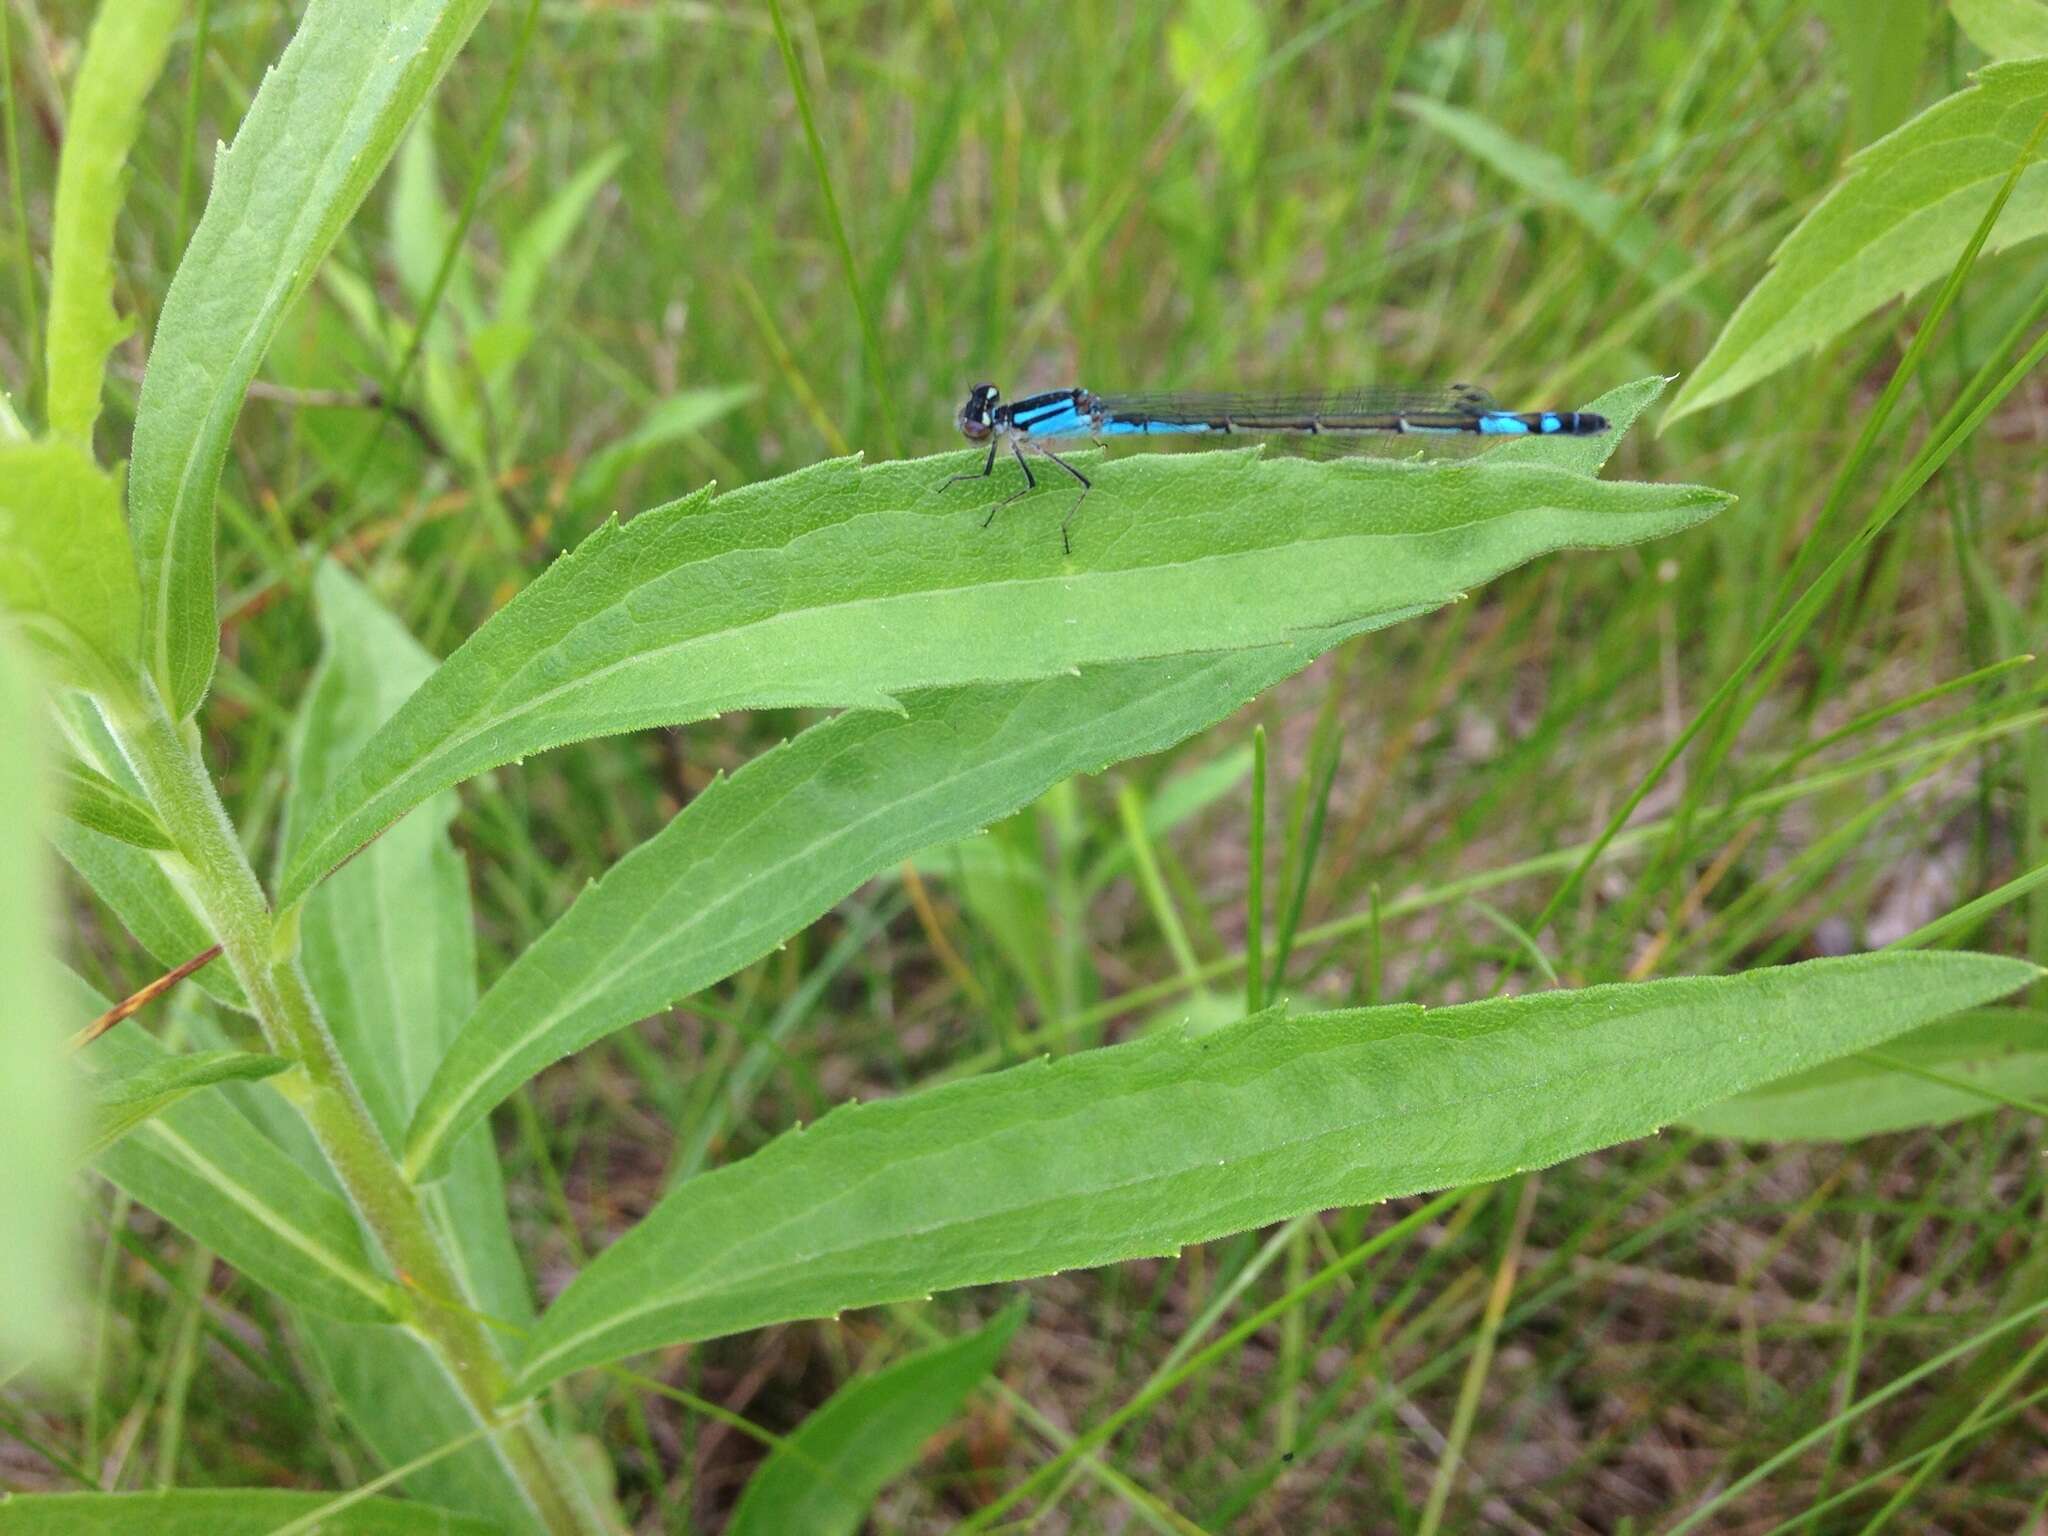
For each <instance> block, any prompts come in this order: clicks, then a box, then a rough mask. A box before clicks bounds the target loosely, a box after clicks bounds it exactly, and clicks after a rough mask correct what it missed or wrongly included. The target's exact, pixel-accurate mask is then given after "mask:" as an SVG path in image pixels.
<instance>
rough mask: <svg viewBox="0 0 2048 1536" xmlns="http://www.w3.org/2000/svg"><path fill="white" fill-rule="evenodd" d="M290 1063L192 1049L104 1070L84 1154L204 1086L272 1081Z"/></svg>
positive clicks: (96, 1085) (95, 1089)
mask: <svg viewBox="0 0 2048 1536" xmlns="http://www.w3.org/2000/svg"><path fill="white" fill-rule="evenodd" d="M290 1065H291V1063H290V1062H288V1061H286V1060H285V1059H284V1058H283V1057H282V1056H265V1055H260V1054H258V1053H256V1052H253V1051H192V1052H189V1053H187V1054H185V1055H182V1056H165V1057H163V1058H161V1059H160V1060H155V1061H151V1060H148V1059H146V1058H138V1059H137V1060H135V1061H133V1062H131V1063H129V1066H130V1067H131V1069H132V1070H127V1071H121V1070H110V1071H105V1072H101V1073H100V1074H99V1075H98V1076H96V1077H94V1078H93V1079H92V1114H91V1130H90V1135H89V1136H88V1138H87V1144H86V1149H85V1155H86V1157H87V1158H94V1157H98V1156H99V1155H100V1153H102V1152H104V1151H106V1149H107V1148H108V1147H111V1146H112V1145H113V1144H114V1143H115V1142H117V1141H119V1140H120V1139H121V1138H122V1137H123V1136H126V1135H127V1134H128V1133H129V1132H130V1131H132V1130H134V1129H135V1128H136V1127H137V1126H138V1125H140V1124H142V1122H143V1121H145V1120H147V1119H149V1117H150V1116H152V1115H158V1114H162V1113H163V1112H164V1111H165V1110H167V1109H169V1108H170V1107H171V1106H172V1105H173V1104H175V1103H177V1102H178V1101H179V1100H180V1099H182V1098H185V1097H186V1096H187V1095H190V1094H194V1093H197V1092H198V1091H199V1090H200V1089H202V1088H210V1087H212V1086H213V1085H214V1084H215V1083H229V1082H243V1081H253V1080H255V1079H257V1078H262V1077H273V1076H275V1075H276V1074H277V1073H279V1072H282V1071H284V1070H285V1069H286V1068H287V1067H289V1066H290Z"/></svg>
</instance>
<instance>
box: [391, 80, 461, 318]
mask: <svg viewBox="0 0 2048 1536" xmlns="http://www.w3.org/2000/svg"><path fill="white" fill-rule="evenodd" d="M387 223H388V227H389V228H390V231H391V260H392V265H393V266H395V267H396V268H397V269H398V283H399V286H400V287H401V288H402V289H404V290H405V296H406V298H408V299H410V300H411V301H412V304H413V307H414V309H415V311H417V312H418V315H419V321H420V323H422V324H424V323H426V320H427V316H426V313H425V307H426V302H427V299H428V298H429V297H430V296H431V295H432V294H433V291H434V279H435V278H436V277H437V276H439V275H440V271H441V262H442V260H443V259H444V258H445V257H446V255H447V253H448V242H449V241H450V240H452V239H454V238H455V210H454V209H452V208H450V207H449V206H448V200H447V199H446V198H445V197H443V196H442V195H441V162H440V156H439V155H437V154H436V153H435V149H434V118H433V114H432V113H422V114H421V115H420V119H419V121H418V122H417V123H415V124H413V128H412V132H410V133H408V134H407V135H406V136H405V141H404V142H403V143H402V144H401V145H400V146H399V150H398V162H397V164H396V165H395V166H394V167H393V168H392V173H391V214H390V218H389V219H388V221H387ZM465 256H466V253H465V252H462V251H457V252H456V255H455V265H454V266H453V267H452V268H451V269H450V270H449V273H448V286H447V289H446V291H445V292H444V293H443V294H442V296H441V297H442V301H443V302H444V303H445V304H447V306H448V307H449V308H450V309H452V310H453V311H454V312H455V314H456V315H457V316H459V317H460V318H461V319H462V321H463V322H464V324H465V325H467V324H468V323H469V322H471V321H474V320H475V319H476V318H477V310H476V301H475V299H474V297H473V296H472V294H471V292H470V283H469V267H468V263H467V261H466V260H465ZM435 318H436V319H437V320H439V321H440V322H441V325H442V329H441V332H440V334H441V336H442V337H443V338H445V337H446V336H447V335H448V331H447V329H446V317H445V316H436V317H435Z"/></svg>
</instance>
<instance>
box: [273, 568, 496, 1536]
mask: <svg viewBox="0 0 2048 1536" xmlns="http://www.w3.org/2000/svg"><path fill="white" fill-rule="evenodd" d="M313 590H314V595H315V598H316V599H317V602H318V608H319V617H320V629H321V634H322V636H323V639H324V647H323V650H322V654H321V660H320V665H319V668H318V669H317V671H316V672H315V674H314V677H313V680H312V683H311V684H310V686H309V687H308V688H307V691H306V697H305V701H304V703H303V704H302V705H301V707H300V712H299V719H298V722H297V728H296V729H295V731H294V732H293V739H292V798H291V800H290V802H289V804H288V805H287V808H286V815H285V832H284V837H285V841H286V843H287V844H289V842H290V839H291V837H292V836H293V835H294V829H295V828H296V826H297V825H298V823H299V820H300V818H301V817H302V816H303V814H304V812H305V811H306V810H307V809H308V808H310V806H311V805H312V803H313V802H314V801H315V800H316V799H317V798H318V797H319V795H320V794H321V793H322V791H323V788H324V786H325V785H326V783H327V781H328V779H329V778H330V777H331V775H332V774H333V772H334V770H335V769H337V768H339V767H340V766H341V765H343V764H344V763H346V762H347V761H348V759H349V758H350V757H351V756H352V755H353V754H354V753H355V751H356V750H357V748H359V747H360V746H361V745H362V743H363V742H364V740H366V739H367V738H368V737H369V735H370V734H371V733H372V732H373V731H375V730H376V728H377V727H378V726H379V725H380V724H382V723H383V721H384V719H385V717H386V716H387V715H389V714H390V712H391V711H392V710H393V709H394V708H396V707H397V705H398V704H399V703H400V702H401V701H402V700H403V699H404V698H405V696H406V695H407V694H408V693H410V692H411V691H412V690H413V688H414V687H416V686H417V685H418V684H419V682H420V680H421V679H422V678H424V677H425V676H426V675H427V674H428V673H430V672H431V671H432V670H433V668H434V660H433V658H432V657H431V656H430V655H428V654H427V652H426V651H425V650H423V649H422V648H421V647H420V645H419V643H418V642H417V641H416V640H414V639H413V637H412V636H411V635H410V634H408V633H407V632H406V630H405V627H404V626H403V625H402V624H400V623H399V622H398V620H397V619H395V618H394V617H392V615H391V614H390V613H389V612H388V611H386V610H385V609H384V608H383V607H382V606H381V605H380V604H379V603H378V602H377V601H376V599H375V598H374V597H372V596H371V595H370V593H369V592H368V591H367V590H365V589H364V587H363V586H362V585H361V584H360V583H359V582H357V581H356V580H355V579H354V578H353V577H351V576H350V575H348V574H347V573H346V572H345V571H343V570H342V569H341V567H339V566H337V565H333V564H331V563H329V564H323V565H321V566H320V568H319V569H318V570H317V571H316V572H315V575H314V580H313ZM455 809H456V805H455V796H454V795H453V794H452V793H444V794H441V795H438V796H436V797H435V798H434V799H433V800H431V801H429V802H428V803H427V805H426V806H425V807H424V812H425V813H424V814H422V815H418V816H414V817H412V818H410V819H408V820H407V821H406V822H405V823H404V824H403V825H401V826H398V827H394V828H393V829H392V830H391V832H390V834H389V835H388V836H385V837H382V838H379V839H378V840H377V842H375V843H374V844H372V845H371V846H370V847H369V848H366V849H365V850H363V853H362V856H361V857H360V858H357V859H354V860H351V861H350V863H349V864H348V865H347V867H346V868H344V869H341V870H338V871H337V872H336V873H335V875H334V876H333V878H331V879H330V880H328V881H327V882H325V883H324V884H323V885H322V886H321V887H320V888H319V889H318V890H317V891H315V892H314V893H313V894H312V896H311V897H310V898H308V900H307V902H306V905H305V908H304V910H303V912H302V914H301V919H300V945H301V953H302V955H303V957H304V961H305V966H306V973H307V977H308V979H309V980H310V981H311V982H312V985H313V990H314V992H315V993H316V995H317V996H318V997H319V999H320V1005H321V1009H322V1011H323V1013H324V1014H325V1016H326V1019H327V1023H328V1027H329V1029H330V1030H331V1031H332V1032H333V1035H334V1038H335V1042H336V1044H337V1045H338V1046H339V1048H340V1050H341V1053H342V1056H343V1058H344V1060H345V1061H346V1062H347V1064H348V1068H349V1073H350V1076H351V1077H352V1078H353V1079H354V1081H355V1083H356V1084H357V1086H358V1088H359V1089H360V1090H361V1092H362V1095H363V1098H364V1100H365V1101H366V1103H367V1104H368V1106H369V1109H370V1113H371V1116H372V1118H373V1119H375V1120H376V1122H377V1124H378V1126H379V1127H380V1128H381V1129H382V1130H383V1132H384V1134H385V1136H386V1138H387V1139H388V1140H389V1141H390V1142H391V1143H392V1145H394V1146H396V1145H397V1143H398V1139H399V1136H400V1134H401V1133H402V1132H403V1130H404V1127H405V1123H406V1120H407V1118H408V1117H409V1116H410V1115H411V1113H412V1109H413V1106H414V1104H415V1103H417V1102H418V1099H419V1096H420V1093H421V1091H422V1090H423V1089H424V1088H425V1086H426V1082H427V1079H428V1077H429V1076H430V1075H431V1074H432V1072H433V1071H434V1068H435V1066H436V1065H437V1064H438V1063H439V1061H440V1058H441V1053H442V1051H443V1050H444V1049H445V1047H446V1045H447V1042H448V1041H449V1040H450V1039H451V1038H453V1036H454V1033H455V1031H456V1029H457V1027H458V1026H459V1025H460V1024H461V1022H462V1020H463V1019H464V1018H465V1017H466V1016H467V1015H468V1013H469V1011H470V1008H471V1007H472V1006H473V1005H474V1003H475V1001H476V956H475V953H474V951H475V919H474V916H473V914H472V912H471V910H470V901H469V886H468V881H467V876H466V872H465V871H464V869H463V865H462V860H461V858H460V857H459V856H458V855H457V854H456V852H455V850H454V848H453V847H452V846H451V845H450V843H449V841H448V823H449V821H450V820H451V819H452V818H453V816H454V813H455ZM453 1163H454V1166H453V1170H452V1172H451V1174H450V1176H449V1177H448V1178H446V1179H443V1180H441V1181H440V1182H439V1183H437V1184H435V1185H434V1186H433V1187H432V1188H431V1189H430V1190H428V1191H427V1192H426V1204H427V1207H428V1211H429V1214H430V1217H431V1219H432V1220H433V1222H434V1224H435V1226H436V1227H437V1228H438V1229H439V1231H440V1232H441V1234H442V1236H443V1238H444V1240H445V1242H446V1244H447V1247H448V1251H449V1254H450V1257H451V1258H452V1259H453V1261H454V1264H455V1266H456V1269H457V1272H458V1274H459V1276H460V1278H461V1282H462V1289H463V1299H464V1300H465V1301H466V1302H467V1303H468V1304H469V1305H470V1306H472V1307H475V1308H476V1309H477V1310H479V1311H481V1312H483V1313H484V1314H486V1315H487V1316H490V1317H493V1318H496V1319H498V1320H500V1321H501V1322H505V1323H510V1324H513V1325H519V1324H522V1323H524V1322H525V1321H526V1320H527V1319H528V1318H530V1317H531V1316H532V1313H533V1303H532V1300H531V1298H530V1297H529V1296H528V1294H527V1290H526V1276H525V1271H524V1268H523V1267H522V1265H521V1263H520V1259H519V1255H518V1252H517V1250H516V1249H515V1248H514V1246H513V1243H512V1233H511V1228H510V1225H509V1223H508V1220H507V1217H506V1211H505V1194H504V1187H503V1184H502V1182H501V1177H500V1173H499V1168H498V1158H497V1153H496V1149H495V1148H494V1147H493V1146H492V1145H491V1142H490V1138H489V1136H488V1134H487V1133H486V1132H483V1131H481V1130H480V1131H479V1132H478V1134H476V1135H473V1136H469V1137H467V1138H465V1139H464V1140H463V1141H462V1143H461V1144H460V1145H459V1146H458V1147H457V1148H456V1152H455V1157H454V1159H453ZM300 1322H301V1327H302V1330H303V1331H304V1332H305V1334H306V1336H307V1338H308V1339H309V1340H310V1342H311V1343H312V1345H313V1348H314V1352H315V1354H316V1355H317V1356H318V1358H319V1360H320V1363H321V1365H322V1367H323V1368H324V1369H325V1371H326V1374H327V1378H328V1382H329V1384H330V1386H331V1387H332V1389H333V1393H334V1397H335V1399H336V1401H337V1403H338V1404H339V1405H340V1407H341V1409H342V1411H343V1413H344V1414H346V1416H347V1418H348V1420H349V1422H350V1424H351V1425H352V1426H353V1427H354V1429H355V1430H356V1432H357V1433H358V1434H359V1435H360V1436H361V1437H362V1438H363V1440H364V1441H365V1443H367V1444H368V1445H369V1446H370V1447H371V1449H372V1450H374V1451H375V1452H376V1454H377V1456H378V1458H379V1459H380V1460H382V1461H383V1462H384V1463H385V1464H386V1465H387V1466H394V1467H396V1466H403V1465H405V1464H407V1463H409V1462H412V1461H414V1460H416V1459H417V1458H419V1457H421V1456H423V1455H425V1454H426V1453H427V1452H429V1451H431V1450H433V1449H434V1448H435V1447H436V1446H440V1445H445V1444H447V1443H448V1442H449V1441H452V1440H457V1439H460V1438H462V1437H463V1436H465V1435H468V1434H470V1433H471V1432H473V1431H474V1430H476V1429H477V1428H479V1427H480V1421H479V1420H478V1418H477V1417H476V1414H475V1411H474V1409H473V1408H472V1407H471V1405H470V1404H469V1402H468V1401H467V1399H465V1398H464V1397H463V1395H462V1394H461V1393H460V1392H458V1391H457V1390H456V1389H455V1388H454V1387H453V1385H452V1384H451V1383H450V1382H449V1380H448V1377H447V1373H446V1372H445V1370H443V1369H442V1367H441V1366H440V1364H439V1363H438V1362H437V1361H436V1360H435V1358H434V1357H433V1355H432V1354H431V1353H430V1352H428V1351H427V1350H426V1348H425V1347H424V1346H422V1345H421V1344H420V1342H419V1341H418V1340H417V1339H416V1338H415V1337H414V1336H413V1335H412V1334H410V1333H408V1332H406V1331H404V1330H402V1329H396V1328H383V1327H376V1326H365V1325H358V1324H349V1323H341V1322H335V1321H331V1320H329V1319H325V1318H320V1317H314V1316H305V1317H302V1318H301V1320H300ZM405 1487H406V1489H407V1491H408V1492H410V1493H412V1494H414V1495H416V1496H417V1497H420V1498H423V1499H430V1500H432V1501H433V1502H434V1503H436V1504H440V1505H442V1506H444V1507H447V1508H452V1509H463V1510H469V1511H472V1512H476V1513H484V1512H488V1513H489V1514H490V1515H491V1516H492V1518H493V1519H495V1520H497V1521H498V1522H500V1524H501V1526H502V1528H504V1529H505V1530H508V1531H510V1530H529V1529H534V1528H535V1527H534V1519H533V1515H532V1512H531V1510H530V1509H529V1508H528V1506H527V1505H526V1503H525V1501H524V1499H523V1498H522V1497H521V1495H520V1493H519V1489H518V1485H517V1483H516V1481H515V1480H514V1479H512V1478H511V1477H509V1476H508V1475H507V1472H506V1468H505V1466H504V1464H503V1463H502V1462H501V1461H500V1460H499V1459H498V1458H497V1456H496V1455H495V1454H494V1453H493V1451H492V1448H491V1446H490V1445H489V1444H487V1443H482V1442H479V1443H477V1444H474V1445H471V1446H469V1447H467V1448H465V1449H464V1450H461V1451H458V1452H456V1453H454V1454H453V1455H449V1456H444V1457H441V1458H439V1459H437V1460H435V1461H433V1462H431V1463H429V1464H428V1465H427V1466H425V1467H422V1468H420V1469H418V1470H417V1471H415V1472H413V1473H411V1474H410V1475H408V1476H407V1478H406V1480H405Z"/></svg>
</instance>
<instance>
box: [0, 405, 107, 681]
mask: <svg viewBox="0 0 2048 1536" xmlns="http://www.w3.org/2000/svg"><path fill="white" fill-rule="evenodd" d="M140 604H141V598H140V594H139V593H138V592H137V590H136V583H135V562H134V557H133V554H132V552H131V550H130V548H129V544H128V528H127V525H126V524H125V523H123V522H122V520H121V487H120V483H119V482H118V481H117V480H116V479H115V478H114V477H113V476H111V475H109V474H107V473H106V472H105V471H104V470H102V469H101V468H100V467H99V466H98V465H97V464H95V463H94V462H93V460H92V455H91V453H90V452H88V451H87V450H86V449H85V448H83V447H81V446H80V445H78V444H77V443H72V442H57V441H46V442H35V443H4V444H0V607H5V608H6V609H7V610H8V611H9V612H11V613H12V614H13V616H14V620H15V622H16V623H17V624H19V625H20V626H21V629H22V631H23V633H24V634H26V635H27V637H28V638H29V640H30V641H31V642H33V643H34V645H35V646H36V648H37V649H38V650H39V651H40V652H41V653H42V655H43V658H44V660H45V661H46V662H47V663H48V665H49V666H50V668H51V670H52V672H53V673H54V674H55V676H56V678H57V680H58V681H60V682H65V683H70V684H72V685H74V686H76V687H79V688H83V689H86V690H87V691H88V692H91V693H96V694H99V695H102V696H104V697H111V698H116V699H121V698H127V697H131V696H132V695H133V693H134V689H135V669H136V635H137V621H138V614H139V612H140Z"/></svg>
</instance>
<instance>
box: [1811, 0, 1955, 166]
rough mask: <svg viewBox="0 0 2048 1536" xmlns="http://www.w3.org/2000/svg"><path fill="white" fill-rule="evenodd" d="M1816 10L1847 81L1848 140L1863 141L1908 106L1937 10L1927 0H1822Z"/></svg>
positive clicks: (1916, 90) (1894, 120)
mask: <svg viewBox="0 0 2048 1536" xmlns="http://www.w3.org/2000/svg"><path fill="white" fill-rule="evenodd" d="M1821 14H1822V15H1823V16H1824V17H1825V18H1826V20H1827V24H1828V30H1829V31H1831V32H1832V33H1833V34H1834V41H1835V54H1836V57H1837V59H1838V60H1839V67H1840V69H1841V71H1842V74H1843V76H1844V78H1845V79H1846V80H1847V81H1848V85H1849V135H1850V142H1851V143H1854V144H1868V143H1869V142H1870V141H1871V140H1872V139H1874V138H1876V137H1877V136H1878V135H1879V134H1881V133H1889V132H1890V131H1891V130H1892V129H1894V128H1896V127H1898V125H1899V124H1900V122H1901V121H1903V120H1904V118H1905V116H1906V114H1907V113H1908V112H1911V111H1912V110H1913V104H1914V102H1915V101H1916V100H1917V99H1918V97H1919V91H1920V68H1921V65H1922V64H1923V63H1924V62H1925V60H1926V58H1927V40H1928V38H1929V37H1931V36H1932V35H1933V33H1934V27H1935V24H1936V23H1937V22H1939V21H1940V20H1941V10H1940V8H1939V7H1938V6H1933V5H1929V4H1928V3H1927V0H1827V3H1826V4H1825V5H1824V6H1823V7H1822V11H1821Z"/></svg>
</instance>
